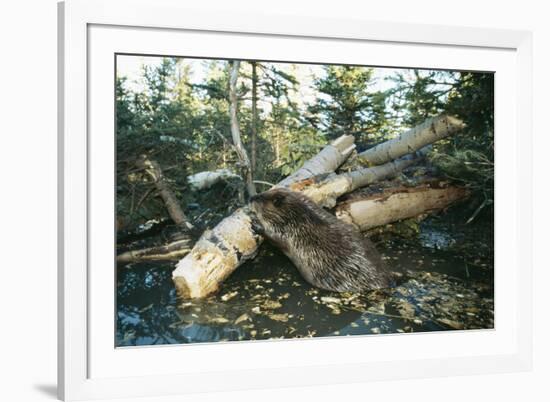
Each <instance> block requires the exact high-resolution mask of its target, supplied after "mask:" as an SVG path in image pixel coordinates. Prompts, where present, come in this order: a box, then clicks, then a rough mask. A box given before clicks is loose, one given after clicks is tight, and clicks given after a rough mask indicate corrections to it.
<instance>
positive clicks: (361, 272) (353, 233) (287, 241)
mask: <svg viewBox="0 0 550 402" xmlns="http://www.w3.org/2000/svg"><path fill="white" fill-rule="evenodd" d="M251 209H252V211H253V213H254V215H255V220H256V221H257V222H256V224H255V228H256V230H257V231H259V232H260V233H261V234H263V235H264V236H265V237H267V238H268V239H270V240H271V241H272V242H273V243H274V244H275V245H276V246H277V247H279V248H280V249H281V250H282V251H283V252H284V253H285V254H286V255H287V256H288V257H289V258H290V259H291V260H292V262H293V263H294V265H296V267H297V268H298V270H299V271H300V273H301V274H302V276H303V277H304V278H305V279H306V280H307V281H308V282H309V283H311V284H312V285H314V286H316V287H319V288H322V289H327V290H332V291H336V292H358V291H362V290H366V289H377V288H386V287H389V286H390V275H389V273H388V270H387V268H386V265H385V264H384V262H383V261H382V259H381V258H380V255H379V254H378V252H377V251H376V249H375V247H374V245H373V244H372V243H371V242H370V241H369V240H367V239H365V238H364V237H363V236H362V235H361V233H359V232H358V231H357V230H356V229H355V228H353V227H352V226H350V225H348V224H347V223H344V222H342V221H340V220H338V219H337V218H336V217H335V216H334V215H332V214H330V213H329V212H327V211H325V210H324V209H323V208H321V207H319V206H318V205H316V204H315V203H314V202H313V201H311V200H310V199H309V198H308V197H306V196H305V195H303V194H301V193H297V192H294V191H291V190H288V189H285V188H275V189H272V190H269V191H266V192H264V193H261V194H258V195H256V196H254V197H252V199H251Z"/></svg>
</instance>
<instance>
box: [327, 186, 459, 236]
mask: <svg viewBox="0 0 550 402" xmlns="http://www.w3.org/2000/svg"><path fill="white" fill-rule="evenodd" d="M468 195H469V192H468V190H467V189H465V188H463V187H456V186H451V185H449V184H448V183H442V182H437V181H432V182H430V183H426V184H422V185H419V186H416V187H398V188H392V187H390V188H386V189H383V190H381V191H379V192H375V193H374V194H372V193H370V194H366V195H364V196H358V197H356V198H353V199H351V200H349V201H347V202H344V203H342V204H339V205H338V206H337V207H336V217H337V218H338V219H341V220H343V221H344V222H347V223H349V224H352V225H354V226H355V227H357V228H358V229H359V230H362V231H364V230H368V229H371V228H374V227H377V226H382V225H386V224H388V223H392V222H397V221H400V220H403V219H408V218H413V217H415V216H418V215H420V214H425V213H429V212H433V211H437V210H441V209H444V208H447V207H448V206H450V205H451V204H453V203H454V202H456V201H459V200H463V199H465V198H466V197H467V196H468Z"/></svg>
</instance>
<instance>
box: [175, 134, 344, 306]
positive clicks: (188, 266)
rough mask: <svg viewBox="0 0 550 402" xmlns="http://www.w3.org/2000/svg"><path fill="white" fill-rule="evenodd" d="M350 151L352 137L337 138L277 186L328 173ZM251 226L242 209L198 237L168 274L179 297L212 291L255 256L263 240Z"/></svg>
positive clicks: (248, 215)
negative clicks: (170, 273)
mask: <svg viewBox="0 0 550 402" xmlns="http://www.w3.org/2000/svg"><path fill="white" fill-rule="evenodd" d="M354 148H355V146H354V138H353V137H352V136H342V137H339V138H338V139H336V140H335V141H334V142H332V143H331V144H330V145H328V146H326V147H325V148H324V149H323V150H322V151H321V152H319V153H318V154H317V155H316V156H314V157H313V158H312V159H310V160H309V161H307V162H306V163H305V164H304V166H303V167H302V168H301V169H299V170H298V171H297V172H296V173H295V174H293V175H291V176H289V177H287V178H286V179H285V180H283V181H281V182H280V183H279V184H278V185H279V186H283V185H290V184H291V183H294V182H295V181H296V180H299V179H302V180H303V179H307V178H308V177H310V176H313V175H314V174H323V173H331V172H333V171H334V170H335V169H336V168H338V166H340V165H341V164H342V163H343V162H344V161H345V160H346V159H347V158H348V156H349V155H350V154H351V152H352V151H353V150H354ZM251 224H252V221H251V218H250V214H249V210H248V208H247V207H244V208H240V209H238V210H237V211H235V212H234V213H233V214H231V215H230V216H229V217H227V218H225V219H224V220H222V221H221V222H220V223H219V224H218V225H217V226H216V227H215V228H214V229H212V230H209V231H206V232H205V233H203V234H202V236H201V237H200V239H199V240H198V241H197V243H196V244H195V246H194V247H193V249H192V250H191V252H190V253H189V254H187V255H186V256H185V257H184V258H183V259H182V260H180V261H179V262H178V264H177V266H176V269H175V270H174V271H173V272H172V278H173V280H174V283H175V286H176V289H177V290H178V293H179V294H180V296H182V297H185V298H201V297H205V296H208V295H209V294H212V293H214V292H216V291H217V290H218V288H219V286H220V284H221V283H222V282H223V281H224V280H225V278H227V277H228V276H229V275H230V274H231V273H232V272H233V271H234V270H235V269H237V267H239V266H240V265H241V264H243V263H244V262H245V261H247V260H249V259H251V258H253V257H254V256H255V255H256V253H257V251H258V248H259V247H260V245H261V244H262V242H263V237H261V236H258V235H256V234H255V233H254V231H253V230H252V227H251Z"/></svg>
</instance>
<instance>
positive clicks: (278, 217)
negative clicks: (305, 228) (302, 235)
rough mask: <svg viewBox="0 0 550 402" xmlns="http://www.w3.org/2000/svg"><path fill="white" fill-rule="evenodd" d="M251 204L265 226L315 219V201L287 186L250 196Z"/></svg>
mask: <svg viewBox="0 0 550 402" xmlns="http://www.w3.org/2000/svg"><path fill="white" fill-rule="evenodd" d="M250 206H251V209H252V211H253V212H254V214H255V215H256V217H257V218H258V220H259V221H260V222H261V223H262V225H263V226H271V227H274V226H288V225H297V224H303V223H304V221H306V220H308V221H310V222H311V221H312V220H314V219H313V218H314V216H315V212H314V210H313V208H315V206H314V204H313V202H312V201H311V200H309V199H308V198H307V197H306V196H304V195H303V194H300V193H297V192H294V191H291V190H288V189H286V188H273V189H271V190H269V191H266V192H263V193H261V194H257V195H255V196H253V197H251V198H250Z"/></svg>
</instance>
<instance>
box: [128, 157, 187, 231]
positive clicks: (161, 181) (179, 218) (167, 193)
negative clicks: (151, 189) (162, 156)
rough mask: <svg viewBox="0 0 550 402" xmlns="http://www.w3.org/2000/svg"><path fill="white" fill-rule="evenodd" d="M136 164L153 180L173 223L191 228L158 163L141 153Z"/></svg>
mask: <svg viewBox="0 0 550 402" xmlns="http://www.w3.org/2000/svg"><path fill="white" fill-rule="evenodd" d="M137 166H138V167H140V168H142V169H144V170H145V172H146V173H147V174H148V175H149V177H151V179H152V180H153V183H154V185H155V187H156V189H157V191H158V192H159V194H160V197H161V198H162V200H163V201H164V205H166V209H167V210H168V214H169V215H170V218H172V220H173V221H174V223H176V224H177V225H182V226H185V227H186V228H187V229H191V228H193V225H192V224H191V223H189V220H188V219H187V217H186V216H185V214H184V213H183V210H182V209H181V206H180V204H179V202H178V199H177V198H176V196H175V195H174V193H173V192H172V190H170V186H169V185H168V183H167V182H166V179H165V177H164V174H163V173H162V169H161V168H160V165H159V164H158V163H157V162H156V161H154V160H152V159H149V158H148V157H147V156H146V155H142V156H141V157H140V158H139V159H138V161H137Z"/></svg>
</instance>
